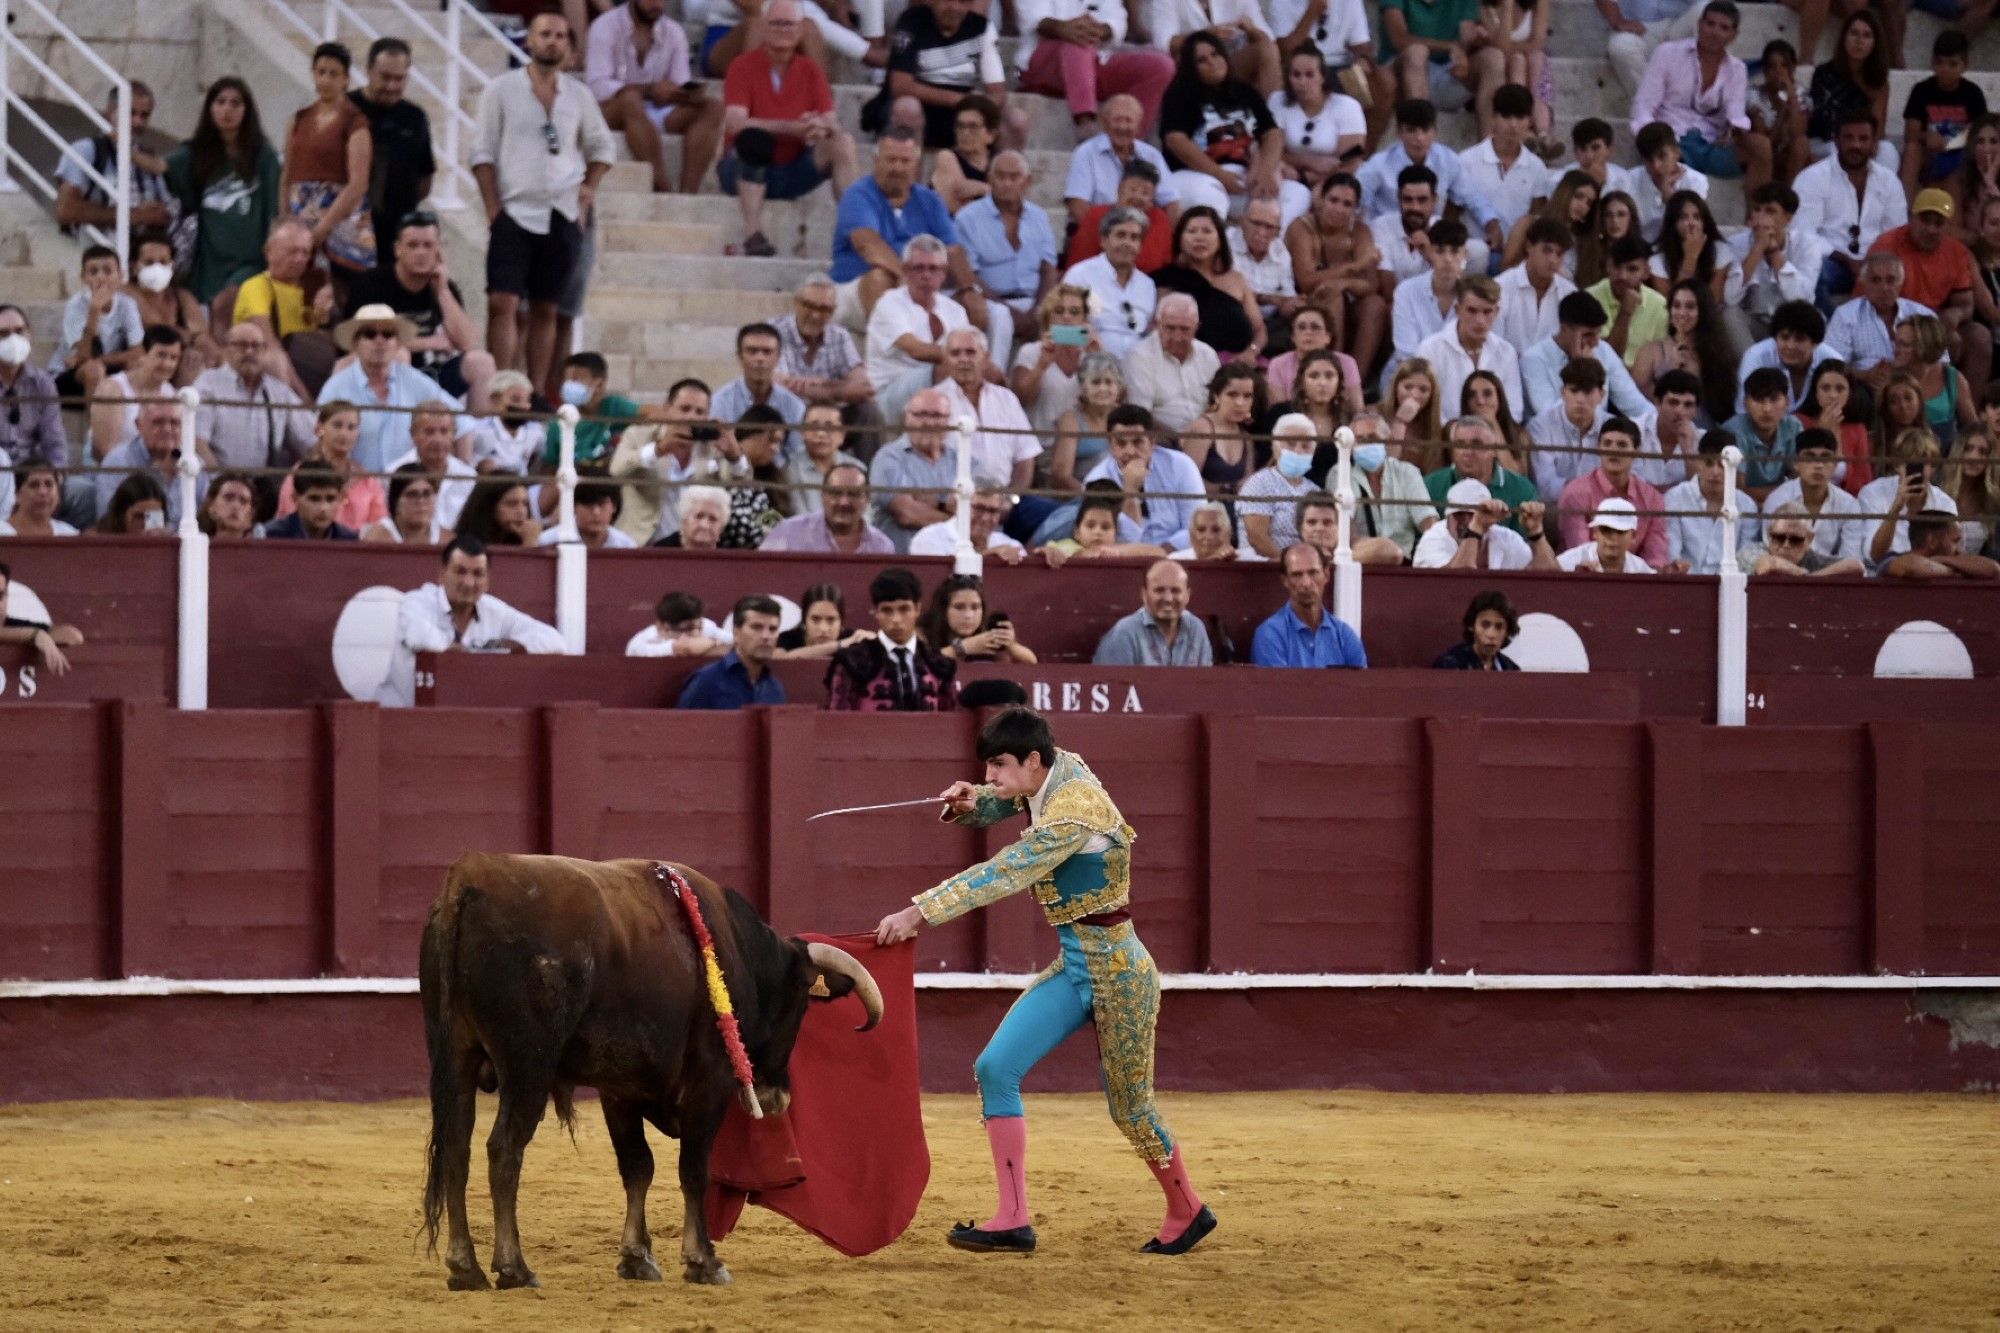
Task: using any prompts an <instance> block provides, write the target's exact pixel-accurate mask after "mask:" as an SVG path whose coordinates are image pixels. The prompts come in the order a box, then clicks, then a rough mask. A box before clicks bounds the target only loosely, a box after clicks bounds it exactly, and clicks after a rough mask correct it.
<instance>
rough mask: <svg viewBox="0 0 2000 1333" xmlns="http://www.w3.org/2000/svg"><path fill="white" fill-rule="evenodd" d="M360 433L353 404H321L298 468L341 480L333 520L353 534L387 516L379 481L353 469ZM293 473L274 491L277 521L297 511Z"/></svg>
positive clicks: (295, 472) (387, 508)
mask: <svg viewBox="0 0 2000 1333" xmlns="http://www.w3.org/2000/svg"><path fill="white" fill-rule="evenodd" d="M360 429H361V411H360V409H359V408H357V407H355V405H354V404H353V403H343V402H340V401H338V400H336V401H333V402H329V403H322V404H321V405H320V409H319V419H318V421H317V423H316V425H315V433H314V436H313V447H312V452H311V453H308V454H307V455H306V456H305V458H304V459H303V460H302V461H301V462H300V464H299V468H311V467H318V468H323V469H325V470H327V471H330V472H332V473H333V474H334V475H335V476H337V477H339V478H341V480H342V492H341V495H340V498H339V501H338V502H337V503H336V505H335V506H334V516H335V517H336V518H338V519H339V520H340V523H341V525H342V526H343V527H345V528H346V529H347V530H348V531H350V532H354V533H359V532H360V531H361V530H362V529H363V528H365V527H367V526H368V525H369V524H371V523H373V522H375V521H376V520H377V519H380V518H383V517H386V516H387V515H388V512H389V506H388V497H387V496H386V495H385V493H384V492H383V490H382V481H381V479H380V478H379V477H371V476H366V475H363V474H361V472H360V469H358V468H357V467H356V466H355V462H354V441H355V437H356V436H357V434H358V433H359V432H360ZM297 471H298V469H294V472H293V474H292V475H291V476H287V477H286V478H285V480H284V482H283V484H282V485H280V486H279V488H278V507H277V516H278V517H279V518H283V517H285V516H286V515H288V514H290V513H291V512H292V511H293V509H295V508H296V507H297V499H296V495H295V484H294V480H295V478H296V476H297Z"/></svg>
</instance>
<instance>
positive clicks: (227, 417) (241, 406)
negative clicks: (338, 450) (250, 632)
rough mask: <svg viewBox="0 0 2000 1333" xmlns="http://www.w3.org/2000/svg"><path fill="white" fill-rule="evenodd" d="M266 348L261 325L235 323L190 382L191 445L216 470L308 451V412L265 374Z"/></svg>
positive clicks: (283, 462)
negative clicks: (213, 360) (193, 398)
mask: <svg viewBox="0 0 2000 1333" xmlns="http://www.w3.org/2000/svg"><path fill="white" fill-rule="evenodd" d="M269 349H270V338H269V335H267V334H266V333H265V332H264V330H263V329H262V328H261V327H259V326H258V325H256V324H238V325H237V326H236V327H235V328H233V329H231V330H230V331H229V337H228V342H227V343H226V344H225V347H224V350H225V352H226V354H227V360H226V361H225V362H224V364H222V365H219V366H216V367H215V368H214V369H212V370H204V371H203V372H202V373H201V377H200V378H199V379H197V380H196V381H195V382H194V390H195V392H196V393H198V394H200V395H201V403H200V405H199V406H198V407H196V409H195V414H194V441H195V447H196V448H197V449H203V450H206V451H207V456H208V457H209V458H212V459H214V460H215V465H216V466H217V467H223V468H246V469H251V468H256V469H261V468H269V467H285V466H287V465H288V464H290V463H293V462H296V461H297V460H298V459H301V458H304V457H305V456H306V454H307V453H308V452H310V451H311V449H312V445H313V435H314V431H313V415H312V412H311V411H310V410H308V409H307V407H306V406H305V402H304V400H303V399H301V398H300V397H299V395H298V392H297V391H296V390H295V389H293V388H292V386H291V385H290V384H287V383H286V382H285V381H284V380H282V379H279V378H278V377H277V376H275V375H272V374H270V373H269V372H268V371H267V370H266V365H267V362H266V360H265V354H266V353H267V352H268V351H269ZM4 373H5V367H0V374H4ZM274 493H275V492H274Z"/></svg>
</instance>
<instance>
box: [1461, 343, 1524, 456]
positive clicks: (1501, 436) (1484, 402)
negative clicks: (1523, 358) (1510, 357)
mask: <svg viewBox="0 0 2000 1333" xmlns="http://www.w3.org/2000/svg"><path fill="white" fill-rule="evenodd" d="M1458 414H1459V415H1460V416H1466V417H1478V418H1479V419H1480V420H1481V421H1484V422H1485V423H1486V424H1487V425H1488V426H1491V427H1492V428H1493V434H1494V437H1495V438H1497V439H1498V440H1499V441H1500V450H1501V452H1500V460H1501V461H1502V462H1504V463H1505V464H1507V466H1508V467H1510V468H1512V469H1514V471H1516V472H1518V473H1520V474H1521V475H1522V476H1524V477H1528V476H1532V475H1533V472H1532V470H1531V467H1530V464H1529V462H1528V448H1529V441H1528V431H1527V428H1526V427H1524V426H1523V425H1522V424H1521V423H1520V422H1518V421H1516V420H1514V414H1513V413H1512V412H1510V411H1508V410H1507V393H1506V390H1505V389H1504V388H1502V387H1501V384H1500V377H1499V376H1498V375H1495V374H1494V373H1493V372H1492V371H1490V370H1475V371H1473V372H1472V373H1471V374H1470V375H1467V376H1466V377H1465V387H1464V388H1463V389H1461V390H1459V395H1458Z"/></svg>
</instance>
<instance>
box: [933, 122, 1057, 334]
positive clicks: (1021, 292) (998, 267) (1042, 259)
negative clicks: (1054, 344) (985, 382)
mask: <svg viewBox="0 0 2000 1333" xmlns="http://www.w3.org/2000/svg"><path fill="white" fill-rule="evenodd" d="M988 176H989V177H990V185H991V190H990V192H989V193H988V194H986V195H985V196H984V197H983V198H980V199H975V200H973V201H972V202H971V203H969V204H967V205H966V206H965V207H963V208H961V209H959V211H958V219H957V220H958V238H959V240H960V242H962V243H963V244H964V246H965V255H966V259H967V260H968V261H969V262H970V263H971V265H972V272H973V274H974V276H975V277H976V278H977V279H978V281H979V286H980V290H981V291H983V292H984V293H985V294H986V299H987V300H988V301H989V302H992V301H998V302H1000V303H1001V304H1003V305H1005V306H1006V307H1007V308H1008V309H1009V310H1011V311H1013V314H1014V327H1015V329H1016V330H1017V331H1018V333H1019V335H1020V337H1021V339H1022V341H1024V342H1026V341H1027V340H1029V339H1033V338H1039V337H1041V332H1042V331H1041V325H1040V324H1039V323H1037V322H1036V316H1035V311H1036V309H1037V307H1039V306H1040V305H1041V303H1042V300H1043V298H1044V297H1046V296H1047V295H1048V294H1049V292H1051V291H1052V290H1054V288H1055V285H1056V278H1057V275H1058V269H1057V267H1056V234H1055V230H1054V228H1052V227H1051V226H1050V225H1049V215H1048V212H1047V211H1046V210H1045V209H1043V207H1042V206H1041V205H1040V204H1037V203H1033V202H1031V201H1030V200H1029V199H1028V190H1029V188H1030V187H1031V186H1032V185H1033V184H1034V177H1033V176H1032V175H1031V174H1030V172H1029V170H1028V159H1027V158H1025V157H1023V156H1022V155H1021V154H1020V153H1017V152H1014V151H1013V150H1012V149H1009V150H1008V151H1007V152H1004V153H1001V154H1000V155H999V156H997V157H995V158H994V159H993V166H992V170H991V171H990V172H989V173H988Z"/></svg>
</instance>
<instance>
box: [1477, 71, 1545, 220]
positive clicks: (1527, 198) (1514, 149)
mask: <svg viewBox="0 0 2000 1333" xmlns="http://www.w3.org/2000/svg"><path fill="white" fill-rule="evenodd" d="M1534 116H1535V95H1534V94H1533V93H1531V92H1529V91H1528V90H1527V89H1526V88H1523V87H1522V86H1521V85H1520V84H1518V83H1508V84H1502V85H1501V86H1500V87H1499V88H1498V89H1496V90H1495V91H1494V93H1493V133H1492V134H1491V135H1490V136H1489V137H1487V138H1485V139H1483V140H1481V141H1480V142H1478V143H1476V144H1474V145H1472V147H1470V148H1468V149H1466V150H1465V151H1464V152H1463V153H1461V154H1460V155H1459V159H1458V161H1459V165H1460V166H1461V167H1462V168H1464V171H1465V183H1466V185H1467V186H1469V187H1470V188H1471V189H1473V190H1474V191H1476V192H1477V193H1478V194H1479V195H1480V196H1481V197H1482V198H1483V199H1485V201H1486V204H1487V206H1488V207H1489V208H1491V209H1492V210H1493V211H1494V212H1495V213H1497V214H1498V215H1499V217H1500V226H1501V228H1502V229H1503V231H1512V230H1513V229H1514V224H1515V223H1517V222H1519V221H1520V220H1521V219H1522V218H1524V217H1526V216H1528V215H1529V214H1530V213H1533V212H1534V211H1536V210H1537V209H1539V208H1540V207H1541V206H1542V205H1543V204H1544V203H1546V202H1547V201H1548V197H1549V194H1550V192H1551V191H1553V190H1554V188H1555V179H1554V177H1552V176H1550V175H1549V168H1548V164H1547V163H1545V162H1543V161H1542V159H1541V158H1539V157H1536V156H1535V155H1534V154H1533V153H1531V152H1529V151H1528V150H1527V148H1526V144H1527V139H1528V131H1529V129H1530V128H1531V126H1532V124H1533V121H1534Z"/></svg>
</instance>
